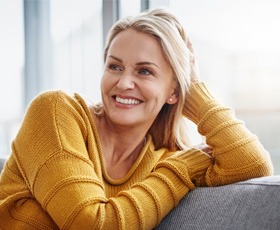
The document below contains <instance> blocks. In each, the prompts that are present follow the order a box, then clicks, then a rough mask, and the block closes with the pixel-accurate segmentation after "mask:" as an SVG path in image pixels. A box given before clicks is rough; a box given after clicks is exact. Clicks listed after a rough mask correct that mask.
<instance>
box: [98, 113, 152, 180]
mask: <svg viewBox="0 0 280 230" xmlns="http://www.w3.org/2000/svg"><path fill="white" fill-rule="evenodd" d="M96 125H97V128H98V132H99V136H100V142H101V147H102V153H103V157H104V161H105V164H106V168H107V171H108V169H110V170H113V167H116V166H119V167H121V165H122V168H123V171H122V173H120V174H121V175H122V176H123V175H125V173H127V171H128V170H129V169H130V167H131V166H132V165H133V163H134V162H135V161H136V159H137V158H138V156H139V154H140V153H141V150H142V149H143V147H144V145H145V136H146V133H147V131H148V129H147V128H143V127H142V128H141V127H136V128H135V127H120V126H116V125H115V124H112V123H111V122H108V121H107V120H106V118H105V117H100V118H97V120H96ZM116 171H119V169H116ZM114 173H115V174H116V172H114ZM119 177H121V176H119Z"/></svg>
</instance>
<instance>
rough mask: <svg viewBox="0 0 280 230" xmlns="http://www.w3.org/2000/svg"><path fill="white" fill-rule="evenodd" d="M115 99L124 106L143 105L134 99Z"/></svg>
mask: <svg viewBox="0 0 280 230" xmlns="http://www.w3.org/2000/svg"><path fill="white" fill-rule="evenodd" d="M114 99H115V100H116V101H117V102H118V103H121V104H123V105H138V104H140V103H141V101H140V100H137V99H134V98H121V97H119V96H115V97H114Z"/></svg>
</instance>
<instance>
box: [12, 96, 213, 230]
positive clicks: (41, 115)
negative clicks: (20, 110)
mask: <svg viewBox="0 0 280 230" xmlns="http://www.w3.org/2000/svg"><path fill="white" fill-rule="evenodd" d="M69 98H70V97H69V96H65V95H64V94H63V93H61V92H54V93H49V92H48V93H44V94H42V95H41V96H39V97H38V98H36V99H35V100H34V101H33V102H32V104H31V105H30V107H29V109H28V112H27V114H26V116H25V119H24V122H23V124H22V127H21V129H20V131H19V133H18V135H17V137H16V139H15V141H14V144H13V152H14V154H15V158H16V161H17V164H18V167H19V169H20V171H21V174H22V176H23V177H24V180H25V183H26V184H27V186H28V188H29V190H30V192H31V193H32V195H33V196H34V198H35V200H36V201H35V200H34V199H30V200H29V202H25V204H30V202H31V203H32V202H34V205H35V204H37V202H38V203H39V204H40V206H41V207H42V208H43V209H44V210H45V211H46V213H48V216H50V218H51V219H52V220H53V221H54V222H55V223H56V224H57V226H58V228H59V229H112V228H113V229H152V228H154V227H155V226H156V225H157V224H158V223H159V222H160V221H161V220H162V218H163V217H164V216H165V215H166V214H167V213H168V212H169V211H170V210H171V209H173V208H174V207H175V206H176V204H177V203H178V202H179V201H180V199H181V198H183V197H184V196H185V194H186V193H187V192H188V191H189V190H190V189H193V188H194V185H193V183H192V182H191V179H190V176H189V172H188V169H187V167H186V165H185V164H184V163H183V162H182V161H178V162H173V163H172V162H169V163H168V161H167V162H165V163H163V164H161V163H159V164H158V165H157V166H155V168H154V170H153V171H152V172H151V173H150V174H149V175H148V176H147V177H146V178H144V179H143V180H142V181H140V182H137V183H135V184H134V185H132V186H131V187H130V188H129V189H127V190H123V191H121V192H120V193H119V194H118V195H117V196H115V197H112V198H109V197H106V195H105V187H104V182H103V178H102V175H101V174H100V170H99V169H100V165H98V163H97V162H94V161H93V160H92V159H91V156H90V155H89V153H88V149H89V148H94V147H93V146H92V143H91V142H93V140H92V139H90V138H89V136H90V132H89V130H90V124H89V121H88V120H87V119H86V114H85V113H83V111H82V109H81V106H80V104H78V103H76V102H75V100H73V99H72V100H71V99H69ZM205 159H206V160H205ZM196 162H200V163H201V162H204V165H205V166H207V165H209V161H208V158H205V157H204V156H203V157H198V160H196ZM202 164H203V163H202ZM196 170H198V169H196ZM22 205H24V204H22ZM29 209H30V212H32V205H31V206H30V208H29ZM34 210H35V209H34ZM36 215H40V213H36V214H35V213H34V216H36ZM30 218H31V217H30ZM30 221H31V220H30ZM33 222H34V223H35V222H36V221H35V220H34V221H33Z"/></svg>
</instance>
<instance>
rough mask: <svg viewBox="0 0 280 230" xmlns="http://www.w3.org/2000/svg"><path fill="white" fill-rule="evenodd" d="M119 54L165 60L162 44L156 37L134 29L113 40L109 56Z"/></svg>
mask: <svg viewBox="0 0 280 230" xmlns="http://www.w3.org/2000/svg"><path fill="white" fill-rule="evenodd" d="M117 53H119V54H130V55H131V56H132V55H136V56H146V57H150V58H156V59H165V55H164V53H163V49H162V47H161V44H160V43H159V41H158V39H157V38H156V37H154V36H153V35H150V34H146V33H144V32H139V31H136V30H134V29H127V30H124V31H122V32H120V33H119V34H118V35H117V36H116V37H115V38H114V39H113V41H112V43H111V45H110V47H109V49H108V54H114V55H116V54H117ZM165 61H166V60H165Z"/></svg>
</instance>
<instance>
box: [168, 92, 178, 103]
mask: <svg viewBox="0 0 280 230" xmlns="http://www.w3.org/2000/svg"><path fill="white" fill-rule="evenodd" d="M177 101H178V95H177V94H176V93H173V94H172V95H171V96H170V97H168V98H167V100H166V103H167V104H169V105H174V104H176V103H177Z"/></svg>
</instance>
